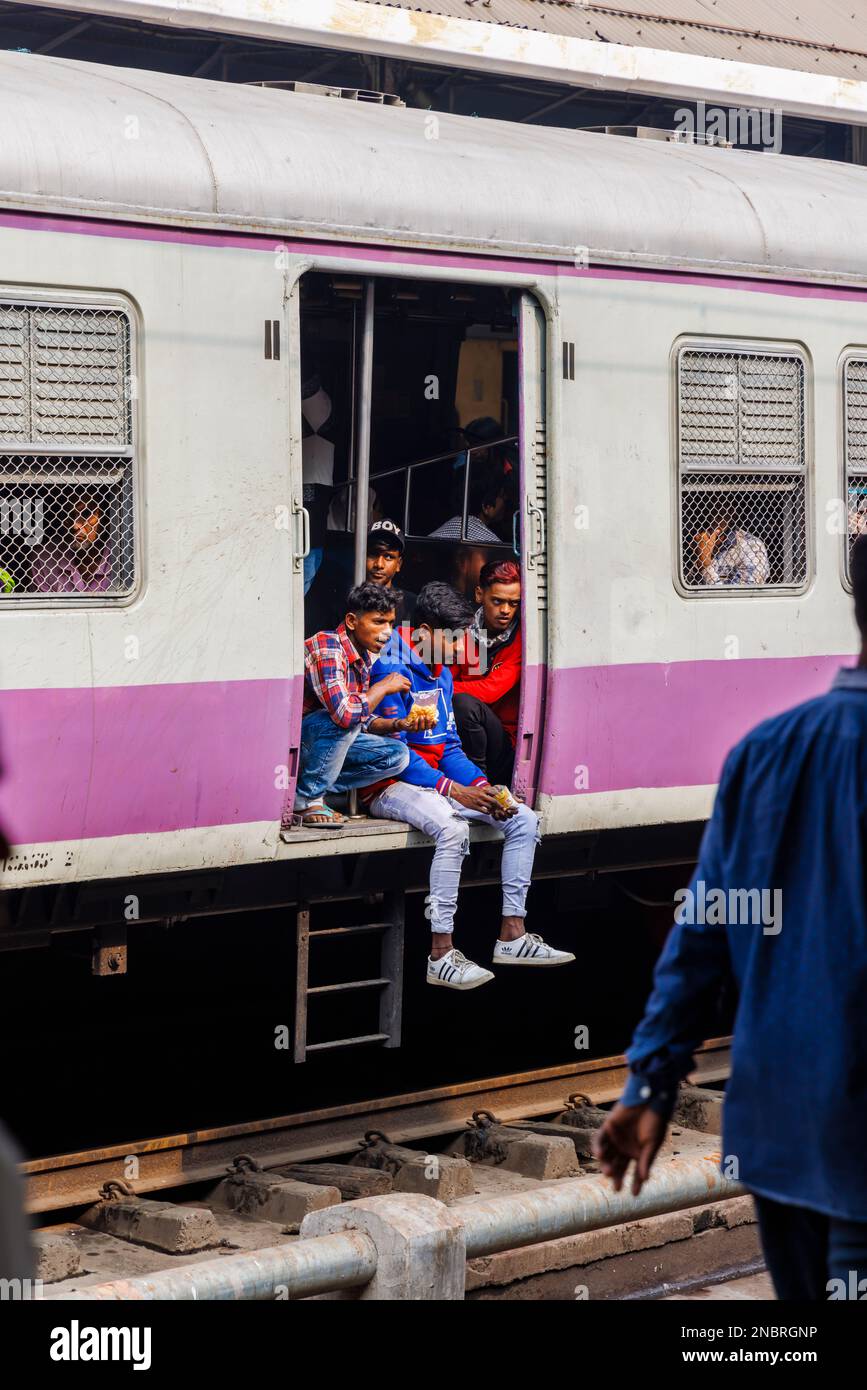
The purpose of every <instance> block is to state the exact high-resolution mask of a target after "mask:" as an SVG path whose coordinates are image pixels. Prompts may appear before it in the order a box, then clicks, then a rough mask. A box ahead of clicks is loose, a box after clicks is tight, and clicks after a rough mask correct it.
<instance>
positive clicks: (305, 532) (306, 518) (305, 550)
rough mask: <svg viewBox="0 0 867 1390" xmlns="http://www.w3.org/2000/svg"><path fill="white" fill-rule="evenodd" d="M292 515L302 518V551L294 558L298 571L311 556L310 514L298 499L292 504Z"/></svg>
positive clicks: (297, 552) (296, 553)
mask: <svg viewBox="0 0 867 1390" xmlns="http://www.w3.org/2000/svg"><path fill="white" fill-rule="evenodd" d="M292 515H293V516H300V518H301V549H300V550H297V551H296V552H295V555H294V557H293V558H294V560H295V569H296V571H297V570H299V569H300V568H301V565H302V564H303V562H304V561H305V560H306V559H307V556H308V555H309V554H310V513H309V512H308V510H307V508H306V507H304V506H302V504H301V503H300V502H299V501H298V498H297V497H296V498H294V500H293V502H292Z"/></svg>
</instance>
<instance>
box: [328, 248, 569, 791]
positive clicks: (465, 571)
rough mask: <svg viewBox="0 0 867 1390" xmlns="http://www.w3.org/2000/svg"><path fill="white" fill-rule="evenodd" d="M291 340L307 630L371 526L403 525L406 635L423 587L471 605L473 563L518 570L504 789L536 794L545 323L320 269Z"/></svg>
mask: <svg viewBox="0 0 867 1390" xmlns="http://www.w3.org/2000/svg"><path fill="white" fill-rule="evenodd" d="M300 333H301V366H300V371H301V409H302V419H303V437H302V471H303V500H304V506H305V508H306V509H307V511H308V513H309V539H310V547H309V555H308V556H307V558H306V559H305V571H304V631H305V635H306V636H310V635H312V634H313V633H314V632H317V631H320V630H327V629H332V628H334V627H335V626H336V625H337V623H338V622H339V621H341V619H342V616H343V613H344V611H345V602H344V600H345V596H346V593H347V591H348V589H349V588H350V587H351V585H352V584H353V583H354V582H358V581H359V579H360V578H363V577H366V561H367V543H368V532H369V527H370V526H371V524H373V523H376V522H383V521H388V522H391V523H393V525H394V527H395V528H397V530H398V531H399V533H400V540H401V546H400V551H401V553H400V571H399V574H398V575H396V576H395V577H394V584H395V587H398V588H399V589H400V590H402V591H403V593H404V595H405V598H404V603H403V607H402V610H401V611H400V612H399V614H398V619H399V621H400V622H401V623H402V624H403V625H404V630H406V625H407V624H410V625H411V623H412V617H413V607H414V603H415V598H416V596H417V594H418V593H419V591H420V590H421V589H422V588H423V587H424V585H425V584H426V583H428V582H429V581H430V580H434V579H438V580H445V581H446V582H448V583H449V584H451V585H453V586H454V588H456V589H457V590H458V591H459V592H461V593H462V594H463V595H464V596H465V597H466V598H467V599H468V600H469V601H470V602H471V603H472V604H473V606H474V607H476V606H477V602H478V588H477V586H478V580H479V575H480V571H481V570H482V568H483V566H485V565H486V564H489V563H491V562H502V561H511V562H513V563H516V564H518V565H519V567H520V571H521V579H522V619H521V628H522V633H525V634H526V635H525V637H524V641H523V647H522V653H521V662H522V671H521V682H520V689H519V691H518V692H515V708H514V711H513V713H512V720H511V725H510V728H509V734H510V737H511V738H513V739H514V746H515V753H516V757H515V770H514V779H513V789H514V790H516V791H517V792H518V793H519V794H520V795H521V796H522V797H524V798H525V799H527V800H528V801H530V802H532V801H533V799H534V795H535V785H534V783H535V778H534V769H535V763H536V759H537V749H538V743H539V733H540V729H541V717H542V712H543V710H542V696H543V690H544V680H543V679H542V674H543V673H544V669H545V641H546V634H545V632H544V599H545V594H544V592H543V590H544V578H545V563H544V561H545V555H544V552H545V533H544V521H545V516H544V486H545V394H546V393H545V340H544V317H543V315H542V313H541V311H540V309H539V307H538V305H537V304H536V302H535V300H533V299H532V297H531V296H525V295H520V294H516V293H515V292H514V291H513V290H511V289H508V288H506V287H503V286H499V285H489V284H478V283H472V284H462V283H453V282H449V281H444V280H425V279H419V280H410V279H404V278H398V277H394V278H391V277H369V278H368V277H364V276H352V275H348V274H346V273H342V274H341V273H329V272H321V271H315V272H309V273H308V274H306V275H305V276H304V277H303V278H302V280H301V283H300ZM540 601H541V605H542V606H541V610H540ZM531 610H532V612H531ZM519 701H520V711H519V710H518V702H519Z"/></svg>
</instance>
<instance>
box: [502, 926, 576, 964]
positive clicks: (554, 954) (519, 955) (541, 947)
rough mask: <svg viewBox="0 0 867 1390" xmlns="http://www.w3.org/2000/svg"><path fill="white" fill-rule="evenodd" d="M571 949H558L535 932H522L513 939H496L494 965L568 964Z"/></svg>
mask: <svg viewBox="0 0 867 1390" xmlns="http://www.w3.org/2000/svg"><path fill="white" fill-rule="evenodd" d="M574 959H575V957H574V956H573V954H572V952H571V951H558V950H556V948H555V947H554V946H549V945H548V944H547V942H545V941H543V940H542V938H541V936H537V935H536V933H535V932H524V935H523V936H519V937H517V939H516V940H515V941H498V942H497V943H496V945H495V946H494V965H568V964H569V962H570V960H574Z"/></svg>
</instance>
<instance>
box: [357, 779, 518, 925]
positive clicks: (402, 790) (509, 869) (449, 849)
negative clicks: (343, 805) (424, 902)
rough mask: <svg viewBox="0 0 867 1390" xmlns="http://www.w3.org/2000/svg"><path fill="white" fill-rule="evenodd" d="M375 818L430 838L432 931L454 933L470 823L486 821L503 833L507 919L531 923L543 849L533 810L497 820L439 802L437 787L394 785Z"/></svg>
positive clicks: (374, 807)
mask: <svg viewBox="0 0 867 1390" xmlns="http://www.w3.org/2000/svg"><path fill="white" fill-rule="evenodd" d="M370 810H371V812H372V814H373V815H374V816H382V817H384V818H385V819H386V820H405V821H408V822H409V824H410V825H414V826H415V828H416V829H417V830H422V831H423V832H424V834H425V835H430V837H431V839H432V840H433V841H434V857H433V863H432V864H431V866H430V904H429V911H430V925H431V931H436V932H450V931H452V930H453V927H454V918H455V908H456V907H457V904H458V887H459V885H460V878H461V864H462V862H463V860H464V858H465V857H466V855H468V854H469V852H470V827H469V822H470V821H483V822H484V824H485V825H493V826H494V827H495V828H496V829H497V830H499V831H500V833H501V835H502V836H503V839H504V841H505V843H504V845H503V866H502V870H501V875H500V876H501V878H502V882H503V916H504V917H526V915H527V908H526V903H527V890H528V889H529V887H530V879H531V877H532V874H533V860H534V858H535V856H536V846H537V844H538V843H539V840H540V838H541V837H540V835H539V817H538V816H537V815H536V813H535V811H531V810H530V808H529V806H521V807H520V809H519V811H518V813H517V815H515V816H512V817H511V819H509V820H496V819H495V818H494V817H493V816H487V815H485V813H484V812H483V811H470V810H468V809H467V807H466V806H461V804H460V803H459V802H457V801H452V799H451V797H447V796H440V794H439V792H438V791H434V789H433V788H432V787H414V786H411V785H410V783H409V782H395V783H394V784H393V785H392V786H390V787H386V788H385V791H382V792H380V793H379V795H378V796H377V797H375V798H374V800H373V802H372V803H371V807H370Z"/></svg>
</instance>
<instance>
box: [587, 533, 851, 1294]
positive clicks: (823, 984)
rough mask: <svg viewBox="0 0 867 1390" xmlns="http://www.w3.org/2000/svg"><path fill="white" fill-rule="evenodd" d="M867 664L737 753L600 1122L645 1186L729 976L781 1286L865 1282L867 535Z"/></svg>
mask: <svg viewBox="0 0 867 1390" xmlns="http://www.w3.org/2000/svg"><path fill="white" fill-rule="evenodd" d="M852 583H853V590H854V595H855V618H856V621H857V623H858V627H859V629H860V632H861V654H860V657H859V660H858V664H857V666H855V667H852V668H849V667H847V668H844V669H843V670H841V671H839V672H838V673H837V676H836V677H835V680H834V683H833V685H832V686H831V689H830V691H829V692H828V694H827V695H821V696H819V697H818V699H815V700H809V701H807V703H806V704H802V705H799V706H797V708H795V709H792V710H788V711H787V712H786V713H785V714H781V715H778V716H777V717H776V718H774V719H768V720H766V721H765V723H763V724H760V725H759V726H758V728H756V729H754V730H753V731H752V733H750V734H748V735H747V737H746V738H745V739H743V741H742V742H741V743H739V744H738V745H737V746H736V747H735V748H734V749H733V750H732V752H731V753H730V754H729V756H728V758H727V759H726V762H725V766H724V767H723V771H722V776H721V777H720V784H719V791H718V793H717V798H716V805H715V807H714V812H713V816H712V818H711V820H710V823H709V824H708V827H707V830H706V832H705V836H704V840H703V842H702V847H701V852H700V856H699V863H698V867H697V869H696V872H695V876H694V878H693V880H692V883H691V884H690V887H689V889H686V890H681V891H680V892H679V893H678V894H677V898H678V900H679V906H678V910H677V912H676V914H675V926H674V928H673V929H672V931H671V934H670V935H669V937H668V940H667V942H666V945H665V947H664V949H663V952H662V955H661V956H660V959H659V962H658V964H657V967H656V975H655V979H654V989H653V993H652V995H651V997H650V1000H649V1002H648V1005H647V1009H646V1012H645V1015H644V1018H643V1020H642V1021H641V1023H640V1024H639V1025H638V1028H637V1030H636V1033H635V1036H634V1038H633V1040H632V1045H631V1047H630V1049H629V1051H628V1052H627V1054H626V1055H627V1059H628V1061H629V1065H630V1069H631V1074H630V1077H629V1080H628V1082H627V1085H626V1089H625V1091H624V1093H623V1096H622V1097H621V1100H620V1103H619V1104H618V1105H617V1106H616V1107H615V1109H614V1110H613V1111H612V1112H611V1115H610V1116H609V1118H608V1119H607V1120H606V1122H605V1124H604V1125H603V1126H602V1128H601V1130H599V1132H598V1134H597V1136H596V1145H595V1147H596V1153H597V1156H598V1157H599V1158H600V1159H601V1161H602V1169H603V1172H605V1173H607V1174H608V1175H609V1176H611V1177H613V1179H614V1185H615V1187H616V1188H617V1189H618V1190H619V1189H620V1187H621V1186H622V1184H623V1179H624V1175H625V1173H626V1170H627V1168H628V1167H629V1164H630V1162H631V1161H634V1162H635V1171H634V1174H633V1179H632V1190H633V1192H634V1193H636V1194H637V1193H638V1192H639V1191H640V1190H641V1187H642V1184H643V1183H644V1181H645V1180H646V1178H647V1176H648V1173H649V1171H650V1167H651V1164H652V1163H653V1160H654V1158H655V1157H656V1154H657V1152H658V1150H659V1147H660V1145H661V1143H662V1141H663V1139H664V1137H665V1132H666V1128H667V1125H668V1120H669V1118H670V1116H671V1112H672V1109H673V1107H674V1104H675V1100H676V1097H677V1086H678V1082H679V1080H680V1079H681V1078H682V1077H684V1076H686V1075H687V1073H688V1072H689V1071H690V1070H691V1069H692V1067H693V1065H694V1062H693V1057H692V1054H693V1051H694V1050H695V1048H696V1047H697V1045H698V1043H699V1042H700V1041H701V1039H702V1038H703V1037H704V1036H705V1035H706V1033H705V1030H706V1028H707V1027H708V1024H709V1022H710V1014H711V1008H712V1005H713V1002H714V1000H715V998H716V997H717V996H718V994H719V989H720V986H721V984H722V982H723V980H724V978H726V977H727V976H728V975H729V972H733V974H734V978H735V982H736V985H737V991H738V1003H737V1012H736V1016H735V1024H734V1042H733V1047H732V1072H731V1080H730V1082H729V1084H728V1087H727V1090H726V1102H725V1117H724V1133H723V1155H724V1163H725V1166H726V1170H727V1171H728V1172H729V1173H730V1175H731V1176H735V1177H738V1178H739V1179H740V1181H741V1182H742V1183H744V1185H745V1186H746V1187H747V1188H749V1189H750V1191H751V1192H753V1193H754V1195H755V1198H756V1206H757V1209H758V1217H759V1225H760V1229H761V1234H762V1243H763V1245H764V1250H765V1259H766V1261H767V1265H768V1268H769V1270H770V1272H771V1275H772V1277H773V1280H774V1286H775V1288H776V1291H777V1296H778V1297H779V1298H781V1299H786V1300H790V1299H809V1300H812V1301H819V1300H824V1299H841V1298H843V1299H845V1298H853V1297H854V1298H858V1299H863V1298H865V1297H867V1163H865V1157H864V1156H865V1151H867V1006H865V1000H867V537H863V538H859V539H858V540H857V541H856V542H855V545H854V548H853V553H852Z"/></svg>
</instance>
